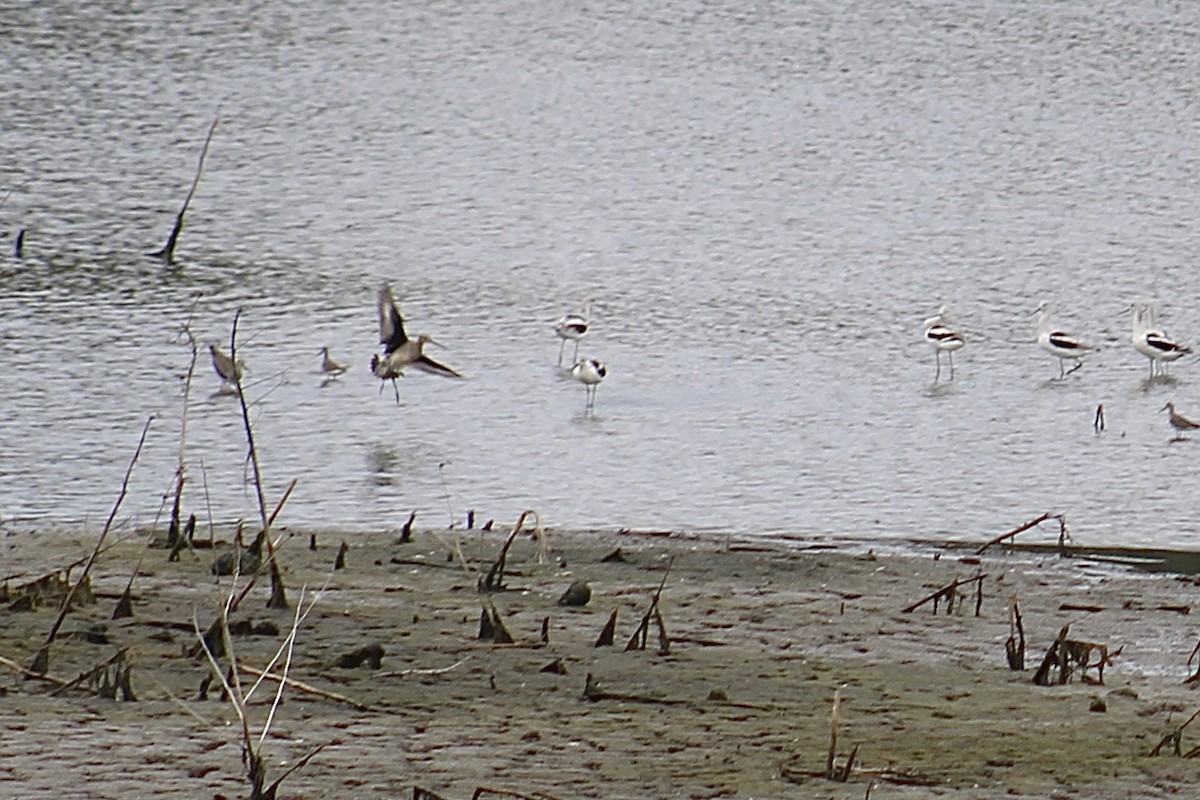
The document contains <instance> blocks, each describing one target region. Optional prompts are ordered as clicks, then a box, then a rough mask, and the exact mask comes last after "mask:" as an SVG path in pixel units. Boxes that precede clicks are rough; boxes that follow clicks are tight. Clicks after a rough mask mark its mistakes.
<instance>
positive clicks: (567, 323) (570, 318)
mask: <svg viewBox="0 0 1200 800" xmlns="http://www.w3.org/2000/svg"><path fill="white" fill-rule="evenodd" d="M595 302H596V301H595V300H594V299H592V298H588V299H587V301H586V302H585V303H584V304H583V313H582V314H566V315H565V316H563V317H562V318H561V319H559V321H558V322H556V323H555V324H554V332H555V333H556V334H557V335H558V338H559V339H561V340H562V342H560V343H559V346H558V366H560V367H561V366H562V360H563V350H564V348H566V346H567V341H568V340H573V341H574V342H575V354H574V355H573V356H572V358H573V359H574V361H575V362H578V361H579V340H580V339H582V338H583V337H584V336H587V332H588V327H589V326H590V325H591V323H592V304H593V303H595Z"/></svg>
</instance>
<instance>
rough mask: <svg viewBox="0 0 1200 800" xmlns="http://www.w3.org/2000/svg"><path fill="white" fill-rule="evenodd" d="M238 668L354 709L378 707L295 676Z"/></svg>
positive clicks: (364, 709)
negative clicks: (321, 687) (319, 687)
mask: <svg viewBox="0 0 1200 800" xmlns="http://www.w3.org/2000/svg"><path fill="white" fill-rule="evenodd" d="M238 669H239V670H240V671H242V672H244V673H246V674H247V675H251V676H253V677H255V678H261V679H262V680H267V681H272V682H274V683H282V684H284V685H286V686H289V687H291V688H293V689H298V690H300V691H301V692H304V693H305V694H311V695H313V696H314V697H321V698H324V699H326V700H333V701H334V702H337V703H343V704H345V705H348V706H350V707H351V708H353V709H354V710H355V711H376V710H378V709H376V708H374V707H373V706H369V705H367V704H366V703H360V702H359V701H357V700H353V699H351V698H349V697H346V696H345V695H342V694H338V693H337V692H329V691H326V690H324V689H318V688H317V687H315V686H312V685H311V684H307V683H305V682H303V681H298V680H296V679H295V678H288V677H285V676H282V675H275V674H273V673H270V672H266V671H264V670H261V669H255V668H254V667H251V666H247V665H246V664H238Z"/></svg>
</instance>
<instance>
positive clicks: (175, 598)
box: [0, 530, 1200, 800]
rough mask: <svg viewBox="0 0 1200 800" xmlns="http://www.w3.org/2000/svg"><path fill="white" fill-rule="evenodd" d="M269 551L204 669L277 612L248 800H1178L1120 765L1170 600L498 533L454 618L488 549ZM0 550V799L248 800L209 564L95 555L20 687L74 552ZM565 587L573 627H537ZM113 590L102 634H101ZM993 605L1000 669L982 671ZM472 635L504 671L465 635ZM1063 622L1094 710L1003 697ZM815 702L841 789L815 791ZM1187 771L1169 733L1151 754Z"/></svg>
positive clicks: (1182, 594)
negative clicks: (268, 571)
mask: <svg viewBox="0 0 1200 800" xmlns="http://www.w3.org/2000/svg"><path fill="white" fill-rule="evenodd" d="M277 533H279V534H282V537H283V538H282V541H281V544H280V547H279V550H278V560H279V564H280V566H281V573H282V577H283V582H284V584H285V586H286V590H287V600H288V602H289V605H290V607H291V608H290V609H279V610H271V609H268V608H267V607H266V605H267V598H268V595H269V580H268V578H267V577H266V576H262V577H260V578H259V579H258V581H257V583H256V585H255V586H254V588H252V589H251V590H250V591H249V593H248V594H246V596H245V597H244V599H242V600H241V602H240V604H239V605H238V607H237V610H236V611H234V612H233V613H232V614H231V615H230V623H231V625H232V627H233V629H234V630H235V631H240V632H237V633H235V634H234V635H232V636H231V637H230V640H231V642H232V648H233V653H234V655H235V656H236V661H237V664H238V665H239V666H240V667H242V669H241V670H239V671H238V673H237V675H238V678H239V680H240V682H241V687H242V691H244V692H249V691H250V689H251V687H252V686H253V684H254V681H255V678H254V673H253V671H252V670H263V669H266V668H267V667H268V665H269V664H270V663H271V661H272V659H273V658H274V657H275V655H276V653H277V651H279V649H280V647H281V645H283V644H284V642H285V639H286V635H287V632H288V630H289V629H290V628H291V627H292V625H293V622H294V620H295V619H296V615H297V608H299V613H300V614H301V615H302V620H301V621H300V622H299V624H298V626H297V635H296V638H295V643H294V647H292V648H291V653H290V662H289V663H288V669H287V676H288V678H289V680H292V681H297V682H299V684H303V685H302V686H301V685H299V684H289V685H287V686H286V687H285V688H284V690H283V694H282V701H281V702H279V703H278V704H276V703H274V700H275V697H276V691H277V688H278V683H277V682H273V681H264V682H263V683H262V684H261V685H258V686H257V687H256V688H254V689H253V692H252V693H250V695H249V699H248V700H247V702H246V704H245V711H246V718H247V721H248V727H249V729H250V731H251V735H252V737H253V741H254V742H255V746H256V747H258V748H259V750H260V753H261V755H262V756H263V760H264V764H265V767H266V770H267V776H266V779H267V783H268V784H269V783H270V782H272V781H273V780H275V779H277V778H279V777H281V776H284V775H285V773H287V771H288V770H289V769H291V768H292V767H293V766H295V765H296V764H297V763H298V762H299V760H300V759H302V758H304V757H305V756H306V755H308V754H310V753H311V752H312V751H314V750H316V749H317V748H320V750H319V752H317V753H316V755H315V756H313V757H312V759H311V760H310V761H308V762H307V763H304V764H303V765H302V766H300V768H299V769H296V771H294V772H292V773H291V774H289V775H287V776H286V777H285V778H284V780H283V782H282V783H281V785H280V787H279V791H278V796H279V797H280V798H330V797H357V798H366V797H371V798H392V797H413V796H414V787H420V789H422V790H424V791H427V792H430V793H432V794H434V795H437V796H440V797H444V798H447V800H455V799H456V798H464V800H465V798H470V797H472V796H473V795H474V794H475V793H476V792H477V790H480V789H481V788H482V789H483V791H482V792H481V793H480V796H481V797H490V796H501V797H504V796H507V797H513V796H525V797H538V798H546V797H549V798H558V800H568V799H569V798H601V797H603V798H639V799H640V798H647V797H663V798H667V797H688V798H692V797H697V798H699V797H746V798H749V797H757V798H775V797H777V798H809V797H820V798H863V797H865V796H870V797H873V798H917V797H943V796H946V797H964V798H994V797H1000V796H1008V797H1017V798H1035V797H1036V798H1047V797H1058V798H1076V797H1078V798H1152V797H1176V796H1184V795H1187V794H1189V793H1191V792H1193V791H1194V787H1195V785H1196V784H1197V781H1198V780H1200V762H1198V761H1197V760H1195V759H1188V758H1183V757H1181V756H1178V755H1175V754H1174V748H1173V746H1172V745H1171V744H1168V745H1166V746H1164V747H1162V748H1160V754H1159V755H1157V756H1152V755H1150V753H1151V751H1153V750H1154V749H1155V748H1156V746H1157V745H1159V744H1160V743H1161V742H1162V741H1163V740H1164V737H1166V736H1168V735H1169V734H1171V733H1172V732H1174V731H1176V730H1178V729H1179V728H1180V726H1181V725H1183V724H1184V723H1185V722H1186V721H1187V720H1188V718H1189V717H1190V716H1191V715H1192V714H1193V712H1195V711H1197V710H1200V695H1197V694H1196V693H1195V692H1193V691H1192V689H1191V688H1190V686H1191V684H1185V680H1186V679H1187V678H1188V677H1189V675H1191V674H1192V673H1193V672H1194V671H1195V663H1193V664H1192V665H1191V666H1189V664H1188V656H1189V654H1190V653H1191V652H1192V649H1193V647H1195V645H1196V642H1197V636H1198V633H1197V629H1196V626H1195V625H1193V624H1192V616H1191V615H1190V613H1189V612H1190V611H1191V610H1192V607H1193V606H1194V605H1195V604H1196V601H1197V597H1198V594H1200V587H1198V586H1197V583H1196V580H1195V579H1194V578H1192V577H1188V576H1182V575H1175V574H1170V573H1159V574H1149V573H1146V572H1144V571H1141V570H1135V569H1131V568H1129V567H1127V566H1121V565H1114V564H1110V563H1105V562H1103V561H1099V560H1094V559H1090V558H1064V557H1062V556H1060V555H1057V554H1030V553H1025V552H1013V551H1011V550H1007V549H1002V548H1000V547H994V548H991V549H989V550H988V551H987V552H986V553H984V554H983V555H982V556H978V557H976V556H974V555H972V554H971V551H969V550H967V549H960V548H954V547H951V546H943V545H938V544H928V543H926V544H920V543H912V542H884V543H880V542H875V543H872V544H871V545H867V544H863V543H854V542H845V541H838V540H834V541H817V540H809V539H802V538H797V539H794V540H766V539H759V538H740V539H739V538H735V537H717V536H683V535H667V534H657V535H653V534H648V533H629V532H622V533H612V532H588V531H556V530H550V531H546V532H544V535H543V536H542V537H541V538H540V539H539V538H535V537H533V536H531V535H529V534H528V533H524V532H522V533H521V534H519V535H517V536H516V537H515V539H514V540H513V543H512V546H511V548H510V549H509V551H508V553H507V556H506V559H505V565H504V566H505V570H504V573H503V575H502V576H501V577H498V576H497V575H496V574H495V573H492V574H491V582H492V584H493V589H494V590H493V591H490V592H481V591H480V586H481V584H487V583H488V576H489V568H490V567H492V566H493V565H494V564H495V562H496V559H497V557H498V555H499V553H500V551H501V548H502V547H503V545H504V543H505V541H506V539H507V538H508V531H504V532H500V531H491V532H482V531H478V530H470V531H457V532H452V531H440V532H438V531H418V532H415V533H414V534H413V536H412V539H411V541H408V542H400V541H399V536H398V534H397V533H396V532H381V533H377V534H373V535H362V534H354V535H345V536H343V535H341V534H338V533H336V532H321V531H317V532H315V533H313V532H308V531H306V532H304V533H294V534H288V533H287V532H286V531H280V532H277ZM0 536H2V538H0V575H3V576H5V577H6V579H7V580H6V583H5V586H6V591H7V598H8V601H7V602H6V603H5V605H4V609H3V610H0V618H2V619H3V624H2V625H0V657H3V658H4V659H6V660H7V661H8V662H11V663H9V664H7V665H6V666H3V667H0V732H2V735H0V796H5V797H14V798H122V799H123V800H124V798H131V797H169V798H198V797H213V798H216V797H230V798H232V797H246V796H249V793H250V785H249V782H248V779H247V775H246V767H245V766H244V764H243V760H242V744H241V743H242V739H243V733H242V731H243V729H242V726H241V723H240V722H239V720H238V717H237V714H236V713H235V708H234V705H233V704H232V703H231V702H229V701H228V699H224V698H223V697H222V691H221V685H220V682H219V681H217V680H213V679H212V670H211V668H210V665H209V663H208V660H207V659H206V658H205V657H204V656H203V655H188V654H187V651H189V650H191V649H194V648H195V645H196V644H197V642H198V636H197V634H196V632H195V629H194V628H195V627H196V626H198V627H199V628H200V629H201V630H205V629H207V628H208V627H209V626H210V625H211V624H212V623H213V621H214V620H216V619H217V616H218V610H219V609H220V607H221V605H222V603H224V602H225V600H226V598H227V597H228V596H229V595H230V591H231V585H232V580H233V579H232V578H231V577H220V578H218V577H216V576H214V575H213V574H212V571H211V565H212V561H213V557H214V555H215V554H216V553H220V552H222V551H225V550H228V547H229V545H228V537H225V539H226V541H225V542H224V543H222V542H221V541H220V538H221V537H218V542H217V543H215V545H214V546H213V547H212V548H211V549H209V548H203V549H197V550H195V551H189V550H184V551H183V552H182V553H181V557H180V559H179V560H178V561H175V562H170V561H168V559H167V552H166V551H165V550H162V549H156V548H147V547H146V537H144V536H129V537H127V538H125V539H124V540H121V541H119V542H116V543H115V544H113V545H112V546H110V547H108V548H107V549H105V550H104V551H103V552H102V553H101V554H100V556H99V557H98V559H97V560H96V563H95V564H94V566H93V567H92V568H91V574H90V578H91V591H92V594H93V595H94V602H90V603H81V604H79V605H78V606H77V607H76V608H74V609H73V610H72V611H71V612H70V613H69V614H68V615H67V616H66V618H65V621H64V622H63V624H62V626H61V628H60V630H59V631H58V634H57V636H56V639H55V641H54V643H53V644H52V645H51V646H50V648H49V650H48V654H49V660H48V668H47V670H46V677H44V678H32V677H29V676H27V675H23V674H22V673H21V672H20V671H19V670H18V667H28V666H29V665H30V664H31V663H32V661H33V659H34V656H35V654H36V653H37V652H38V650H39V648H40V647H41V646H42V643H43V642H44V641H45V639H46V635H47V633H48V632H49V630H50V628H51V626H52V625H53V623H54V620H55V618H56V616H57V615H58V602H57V601H56V600H54V599H53V598H52V597H51V596H50V595H49V594H48V595H47V597H46V598H43V599H42V600H38V599H37V598H36V597H28V596H27V595H28V594H29V592H28V591H24V590H26V589H28V584H29V582H30V581H33V580H34V579H37V578H40V577H43V576H47V575H53V574H54V573H55V571H56V570H59V569H61V568H62V567H65V566H66V565H67V564H70V563H72V562H76V561H78V560H81V559H86V557H87V556H88V554H89V553H90V551H91V549H92V546H93V544H94V541H93V540H91V539H90V538H87V537H84V536H83V535H73V534H71V533H69V532H63V531H54V532H44V533H39V532H34V531H17V530H6V531H4V532H3V533H2V534H0ZM343 541H344V542H345V544H346V548H345V550H344V553H343V559H344V566H343V567H342V568H340V569H334V568H333V567H334V563H335V559H336V556H337V553H338V550H339V549H340V547H341V545H342V543H343ZM310 545H315V549H311V548H310ZM79 574H80V567H79V566H76V567H75V568H74V569H72V570H71V571H70V577H71V578H72V579H75V578H77V577H78V575H79ZM980 575H983V576H984V577H982V578H981V579H979V580H978V581H972V580H971V579H972V578H976V577H977V576H980ZM131 577H132V583H130V580H131ZM956 580H957V581H963V582H964V583H962V585H961V586H960V587H959V589H958V590H957V591H956V598H955V599H954V602H953V607H952V610H951V611H950V613H947V598H946V597H941V598H939V601H938V604H937V610H936V613H935V611H934V604H933V603H932V602H927V603H925V604H923V605H920V606H919V607H917V608H915V609H913V610H911V611H905V609H906V608H907V607H909V606H912V605H914V604H916V603H918V601H920V600H922V599H923V598H926V597H928V596H930V595H931V594H934V593H935V592H937V591H938V590H939V589H941V588H943V587H946V586H948V585H950V584H951V583H952V582H954V581H956ZM578 581H583V582H586V584H587V592H586V593H585V594H587V595H588V599H587V602H586V604H584V605H560V599H562V598H563V595H564V593H566V592H567V590H568V588H569V587H570V586H571V584H572V583H575V582H578ZM52 583H53V581H47V582H45V586H46V587H48V588H47V591H49V589H50V588H52V587H51V584H52ZM245 583H246V578H245V577H243V578H241V579H240V581H239V584H238V585H239V590H240V587H242V586H244V585H245ZM496 583H501V584H502V587H496V586H495V584H496ZM127 585H129V586H130V599H131V600H132V615H131V616H127V617H124V618H120V619H113V611H114V609H115V608H116V606H117V603H118V600H119V598H120V596H121V595H122V594H123V593H124V592H125V589H126V586H127ZM977 587H979V588H980V589H981V591H980V592H978V593H977ZM660 589H661V592H660ZM575 591H577V592H578V591H582V586H581V585H577V586H576V587H575ZM656 595H657V597H658V603H657V606H656V609H657V613H656V614H653V613H649V614H648V612H650V611H651V608H652V602H653V600H654V598H655V596H656ZM22 598H24V599H22ZM1014 598H1015V599H1016V604H1017V608H1018V609H1019V611H1020V613H1021V620H1022V624H1023V629H1024V634H1025V636H1026V641H1027V647H1026V656H1025V659H1026V664H1025V669H1024V670H1022V671H1016V670H1013V669H1011V668H1010V664H1009V660H1008V659H1007V657H1006V652H1005V642H1006V640H1008V639H1009V637H1010V635H1012V634H1013V633H1014V629H1013V617H1012V614H1011V610H1010V608H1011V602H1012V600H1013V599H1014ZM14 605H15V606H16V607H17V608H18V609H20V608H23V607H26V606H29V607H31V608H29V609H28V610H14V609H13V608H12V606H14ZM614 613H615V614H616V622H615V625H614V626H613V627H612V639H613V644H612V645H602V646H599V647H598V646H596V645H597V641H598V640H599V639H601V637H602V634H603V633H604V631H605V628H606V624H607V623H609V621H610V620H611V618H612V615H613V614H614ZM493 614H494V616H493ZM485 617H486V618H487V619H488V621H489V622H493V621H494V620H499V623H500V625H499V627H500V628H501V629H502V630H503V631H505V632H507V634H508V635H509V636H510V637H511V639H512V642H511V643H510V642H505V641H503V640H504V639H505V635H504V633H503V632H501V633H496V632H494V631H493V632H488V633H486V635H485V636H484V638H481V637H480V634H481V628H483V627H485V626H484V625H483V624H482V623H483V619H484V618H485ZM644 619H645V620H647V622H648V624H647V626H646V628H645V630H644V633H645V635H644V636H638V637H636V642H635V644H636V645H637V646H636V647H635V648H634V649H629V650H627V649H626V647H627V644H628V643H629V642H630V640H631V638H633V637H634V634H635V631H636V630H637V629H638V628H639V623H641V622H642V621H643V620H644ZM1068 624H1069V628H1068V632H1067V634H1066V637H1065V638H1066V639H1069V640H1070V641H1073V642H1085V643H1086V642H1090V643H1093V644H1095V645H1103V646H1105V647H1106V648H1107V654H1108V657H1107V664H1106V666H1105V668H1104V671H1103V683H1102V684H1099V683H1094V682H1092V681H1095V680H1097V679H1098V678H1099V671H1098V669H1097V667H1096V665H1095V662H1096V661H1097V660H1099V658H1100V656H1101V650H1100V649H1099V648H1098V647H1097V648H1095V649H1093V650H1090V651H1088V652H1087V653H1086V657H1087V658H1088V659H1089V660H1090V661H1091V662H1092V665H1091V666H1089V668H1088V669H1087V670H1086V672H1085V673H1082V674H1081V670H1080V669H1078V668H1077V667H1078V666H1079V665H1076V668H1075V669H1073V670H1071V674H1070V676H1069V677H1070V680H1069V682H1068V683H1066V684H1065V685H1049V686H1043V685H1037V684H1035V683H1034V682H1033V676H1034V674H1035V672H1036V671H1037V669H1038V667H1039V666H1040V665H1041V662H1042V660H1043V656H1045V654H1046V653H1047V651H1048V650H1049V649H1050V647H1051V645H1052V644H1053V643H1054V642H1055V639H1056V637H1057V636H1058V635H1059V633H1060V630H1061V629H1062V627H1063V626H1065V625H1068ZM488 627H492V628H495V627H496V626H495V625H494V624H492V625H490V626H488ZM498 639H499V641H498ZM1063 649H1065V648H1063ZM118 654H120V655H118ZM380 654H381V656H380ZM376 657H378V660H377V661H376V660H375V658H376ZM106 662H108V663H109V666H108V667H107V668H106V669H105V670H100V671H98V672H95V673H93V672H92V671H93V668H95V667H96V666H97V665H101V664H104V663H106ZM220 663H221V665H222V669H226V670H227V669H228V667H229V665H230V663H231V661H230V657H229V656H228V655H226V656H224V657H222V658H221V660H220ZM376 663H377V666H376ZM281 664H282V661H277V662H276V663H275V666H274V667H272V672H275V673H279V672H281V670H282V666H281ZM1058 674H1059V673H1058V671H1057V670H1051V678H1052V679H1053V678H1056V677H1057V675H1058ZM81 676H86V677H85V679H84V680H82V681H80V682H79V683H77V684H76V685H67V686H64V684H70V683H71V682H72V681H75V679H77V678H79V677H81ZM1085 677H1086V678H1087V679H1088V680H1086V681H1085V680H1084V678H1085ZM126 678H127V681H126ZM205 682H208V684H209V685H208V686H207V691H206V693H205V694H206V699H200V697H201V694H202V691H201V687H202V683H205ZM126 689H128V690H129V691H131V692H132V695H133V698H136V699H133V698H126V697H125V696H124V695H125V690H126ZM835 694H836V696H837V698H838V714H837V717H838V721H837V725H836V732H837V738H836V746H835V753H836V756H835V759H834V762H833V766H834V772H841V771H842V770H844V768H845V765H846V763H847V760H848V759H849V757H850V756H851V753H852V752H853V761H852V763H851V764H850V769H849V772H848V775H846V776H845V780H844V781H841V780H830V779H828V778H827V777H826V772H827V768H828V765H829V754H830V739H831V709H832V707H833V704H834V698H835ZM105 695H114V696H113V697H107V696H105ZM268 719H269V724H268ZM264 726H266V727H267V732H266V734H265V736H263V735H262V734H263V729H264ZM1193 728H1195V730H1193ZM260 737H261V738H260ZM1198 744H1200V722H1197V723H1195V724H1194V725H1193V726H1188V727H1184V728H1183V731H1182V734H1181V736H1180V739H1179V745H1180V752H1182V753H1186V752H1187V751H1189V750H1190V749H1191V748H1192V747H1194V746H1196V745H1198ZM838 777H840V776H838Z"/></svg>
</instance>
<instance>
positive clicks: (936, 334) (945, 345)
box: [925, 306, 965, 383]
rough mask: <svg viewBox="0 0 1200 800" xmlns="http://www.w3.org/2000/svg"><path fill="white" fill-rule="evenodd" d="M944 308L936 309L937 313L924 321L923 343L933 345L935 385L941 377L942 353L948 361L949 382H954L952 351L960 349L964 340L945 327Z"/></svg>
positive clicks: (945, 309) (946, 309)
mask: <svg viewBox="0 0 1200 800" xmlns="http://www.w3.org/2000/svg"><path fill="white" fill-rule="evenodd" d="M948 310H949V309H948V308H947V307H946V306H942V307H941V308H940V309H938V313H936V314H934V315H933V316H932V317H930V318H929V319H927V320H925V341H927V342H929V343H930V344H931V345H933V357H934V359H936V360H937V372H935V373H934V375H933V382H934V383H937V382H938V378H940V377H941V376H942V351H945V352H946V355H947V357H949V359H950V380H954V351H955V350H959V349H961V348H962V346H963V344H965V340H964V339H963V337H962V334H961V333H959V332H958V331H956V330H954V329H953V328H950V327H947V325H946V314H947V312H948Z"/></svg>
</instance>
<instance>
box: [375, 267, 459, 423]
mask: <svg viewBox="0 0 1200 800" xmlns="http://www.w3.org/2000/svg"><path fill="white" fill-rule="evenodd" d="M377 306H378V310H379V342H380V344H382V345H383V355H379V354H376V355H373V356H371V372H372V373H373V374H374V375H375V377H376V378H379V379H380V380H381V381H391V382H392V389H394V390H395V392H396V402H397V403H399V402H400V387H399V386H397V385H396V378H399V377H400V376H402V375H403V374H404V368H405V367H407V366H410V365H411V366H414V367H416V368H417V369H420V370H423V371H425V372H432V373H433V374H434V375H444V376H445V377H447V378H461V377H462V375H459V374H458V373H457V372H455V371H454V370H452V369H450V368H449V367H447V366H445V365H444V364H439V363H438V362H436V361H434V360H433V359H432V358H430V357H429V356H427V355H425V354H424V353H423V352H422V350H423V349H424V347H425V344H426V343H429V344H437V342H435V341H434V340H433V339H431V338H430V337H428V336H426V335H425V334H421V335H420V336H418V337H417V338H416V339H409V338H408V336H406V335H405V333H404V318H403V317H401V316H400V309H399V308H398V307H397V306H396V301H395V300H394V299H393V298H392V289H391V287H389V286H388V285H387V284H386V283H385V284H384V285H383V286H382V287H381V288H380V289H379V300H378V303H377ZM439 346H440V345H439ZM379 390H380V391H381V392H382V391H383V384H380V386H379Z"/></svg>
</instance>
